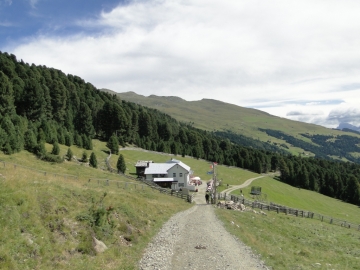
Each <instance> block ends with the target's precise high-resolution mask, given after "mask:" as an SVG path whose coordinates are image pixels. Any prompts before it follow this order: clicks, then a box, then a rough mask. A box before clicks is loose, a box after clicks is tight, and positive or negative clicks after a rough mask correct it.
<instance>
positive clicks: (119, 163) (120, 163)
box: [116, 154, 126, 173]
mask: <svg viewBox="0 0 360 270" xmlns="http://www.w3.org/2000/svg"><path fill="white" fill-rule="evenodd" d="M116 168H117V169H118V172H121V173H125V170H126V164H125V160H124V157H123V155H122V154H120V156H119V159H118V161H117V164H116Z"/></svg>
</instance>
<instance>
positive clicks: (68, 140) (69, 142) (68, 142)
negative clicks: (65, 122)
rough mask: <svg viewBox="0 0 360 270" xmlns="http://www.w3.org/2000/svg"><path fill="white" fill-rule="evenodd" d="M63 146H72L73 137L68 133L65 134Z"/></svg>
mask: <svg viewBox="0 0 360 270" xmlns="http://www.w3.org/2000/svg"><path fill="white" fill-rule="evenodd" d="M65 145H66V146H72V145H73V136H72V134H71V133H70V132H67V133H66V134H65Z"/></svg>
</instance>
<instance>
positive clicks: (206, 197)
mask: <svg viewBox="0 0 360 270" xmlns="http://www.w3.org/2000/svg"><path fill="white" fill-rule="evenodd" d="M209 197H210V196H209V193H208V192H206V193H205V200H206V203H207V204H209Z"/></svg>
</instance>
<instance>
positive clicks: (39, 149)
mask: <svg viewBox="0 0 360 270" xmlns="http://www.w3.org/2000/svg"><path fill="white" fill-rule="evenodd" d="M35 154H36V155H37V156H38V158H40V159H44V158H45V156H46V149H45V144H44V142H42V141H40V142H39V143H38V145H37V146H36V147H35Z"/></svg>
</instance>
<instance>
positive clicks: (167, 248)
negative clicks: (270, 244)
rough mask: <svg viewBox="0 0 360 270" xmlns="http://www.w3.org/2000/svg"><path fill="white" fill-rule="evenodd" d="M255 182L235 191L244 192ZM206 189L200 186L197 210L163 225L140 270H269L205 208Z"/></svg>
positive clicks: (196, 197) (189, 211)
mask: <svg viewBox="0 0 360 270" xmlns="http://www.w3.org/2000/svg"><path fill="white" fill-rule="evenodd" d="M261 177H263V176H261ZM258 178H259V177H258ZM255 179H257V178H253V179H249V180H247V181H246V182H245V183H244V184H243V185H239V186H236V187H232V188H234V189H236V188H243V187H245V186H246V185H249V184H250V183H251V182H252V181H253V180H255ZM205 188H206V185H204V184H203V185H202V186H200V189H199V192H198V193H197V194H196V196H195V203H196V205H195V206H193V207H192V208H190V209H189V210H186V211H183V212H180V213H177V214H176V215H174V216H173V217H172V218H171V219H170V220H169V221H168V222H167V223H165V224H164V226H163V228H162V229H161V231H160V232H159V234H158V235H157V236H156V237H155V238H154V239H153V241H152V243H151V244H150V245H149V246H148V248H147V249H146V252H145V254H144V256H143V258H142V259H141V261H140V263H139V267H140V269H164V270H165V269H174V270H180V269H199V270H200V269H222V270H223V269H234V270H235V269H236V270H240V269H246V270H249V269H268V268H267V267H266V266H265V265H264V264H263V262H262V261H261V260H259V258H258V256H256V255H254V254H253V252H252V251H251V249H250V248H249V247H247V246H245V245H244V244H243V243H242V242H240V241H239V240H238V239H236V238H235V237H234V236H232V235H230V234H229V233H228V232H227V231H226V230H225V229H224V227H223V225H222V223H221V221H219V220H218V219H217V218H216V216H215V213H214V206H212V205H207V204H205ZM232 188H231V189H232ZM229 190H230V189H228V190H227V192H229Z"/></svg>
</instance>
